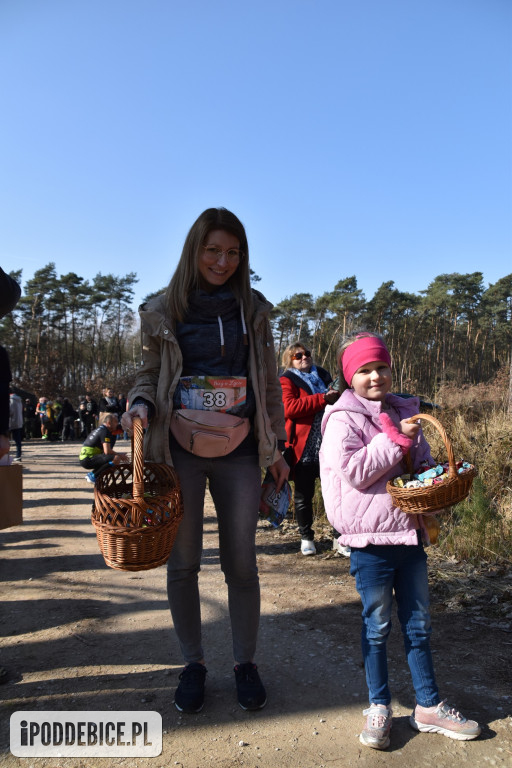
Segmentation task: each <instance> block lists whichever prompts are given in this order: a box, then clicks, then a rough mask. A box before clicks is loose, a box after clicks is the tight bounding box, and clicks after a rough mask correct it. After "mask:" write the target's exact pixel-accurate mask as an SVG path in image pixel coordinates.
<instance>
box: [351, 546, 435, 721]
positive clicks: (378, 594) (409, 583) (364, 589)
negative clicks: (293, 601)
mask: <svg viewBox="0 0 512 768" xmlns="http://www.w3.org/2000/svg"><path fill="white" fill-rule="evenodd" d="M350 573H351V574H352V576H355V579H356V587H357V591H358V592H359V595H360V596H361V600H362V602H363V612H362V617H363V627H362V633H361V644H362V651H363V659H364V666H365V671H366V682H367V684H368V689H369V694H370V696H369V698H370V703H372V702H373V703H374V704H384V705H386V706H388V705H389V704H390V702H391V693H390V690H389V686H388V665H387V648H386V644H387V639H388V636H389V633H390V630H391V609H392V604H393V592H394V594H395V598H396V603H397V613H398V620H399V621H400V625H401V628H402V633H403V637H404V646H405V653H406V656H407V661H408V664H409V669H410V670H411V676H412V683H413V686H414V690H415V692H416V701H417V703H418V704H420V706H422V707H433V706H435V705H436V704H438V703H439V700H440V699H439V693H438V690H437V685H436V680H435V675H434V667H433V663H432V654H431V651H430V634H431V625H430V612H429V604H430V601H429V594H428V578H427V556H426V554H425V551H424V549H423V546H422V544H421V543H418V544H417V545H416V546H407V545H405V544H397V545H389V546H387V545H386V546H380V545H374V544H371V545H369V546H367V547H364V548H362V549H357V548H353V549H352V552H351V555H350Z"/></svg>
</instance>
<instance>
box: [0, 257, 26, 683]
mask: <svg viewBox="0 0 512 768" xmlns="http://www.w3.org/2000/svg"><path fill="white" fill-rule="evenodd" d="M20 296H21V288H20V286H19V285H18V283H17V282H16V280H13V278H12V277H10V275H8V274H6V272H4V270H3V269H2V268H1V267H0V318H2V317H5V315H7V314H8V313H9V312H12V310H13V309H14V307H15V306H16V304H17V303H18V300H19V298H20ZM10 381H11V366H10V363H9V355H8V354H7V350H6V349H5V347H2V346H1V345H0V459H1V458H2V457H4V456H6V455H7V454H8V453H9V448H10V442H9V416H10V399H9V384H10ZM8 678H9V675H8V672H7V670H6V669H5V667H2V666H0V683H6V682H7V680H8Z"/></svg>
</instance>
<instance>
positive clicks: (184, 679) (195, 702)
mask: <svg viewBox="0 0 512 768" xmlns="http://www.w3.org/2000/svg"><path fill="white" fill-rule="evenodd" d="M205 678H206V667H205V666H204V664H198V663H197V662H192V664H187V666H186V667H185V668H184V670H183V672H182V673H181V675H180V682H179V684H178V687H177V688H176V690H175V692H174V706H175V707H176V709H178V710H179V711H180V712H188V713H193V712H200V711H201V710H202V708H203V704H204V681H205Z"/></svg>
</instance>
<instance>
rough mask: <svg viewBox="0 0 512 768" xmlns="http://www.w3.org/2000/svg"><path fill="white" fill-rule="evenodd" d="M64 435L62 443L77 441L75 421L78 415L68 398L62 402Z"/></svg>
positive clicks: (62, 434) (62, 435)
mask: <svg viewBox="0 0 512 768" xmlns="http://www.w3.org/2000/svg"><path fill="white" fill-rule="evenodd" d="M61 414H62V433H61V438H60V439H61V441H62V442H64V440H74V439H75V419H76V416H77V413H76V411H75V409H74V408H73V406H72V405H71V403H70V401H69V400H68V398H67V397H65V398H64V400H63V401H62V412H61Z"/></svg>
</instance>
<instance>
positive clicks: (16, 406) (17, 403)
mask: <svg viewBox="0 0 512 768" xmlns="http://www.w3.org/2000/svg"><path fill="white" fill-rule="evenodd" d="M9 431H10V433H11V437H12V439H13V440H14V444H15V445H16V456H15V457H14V459H13V461H21V440H22V437H23V403H22V400H21V397H20V396H19V395H17V394H16V393H15V392H13V390H12V389H11V391H10V394H9Z"/></svg>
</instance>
